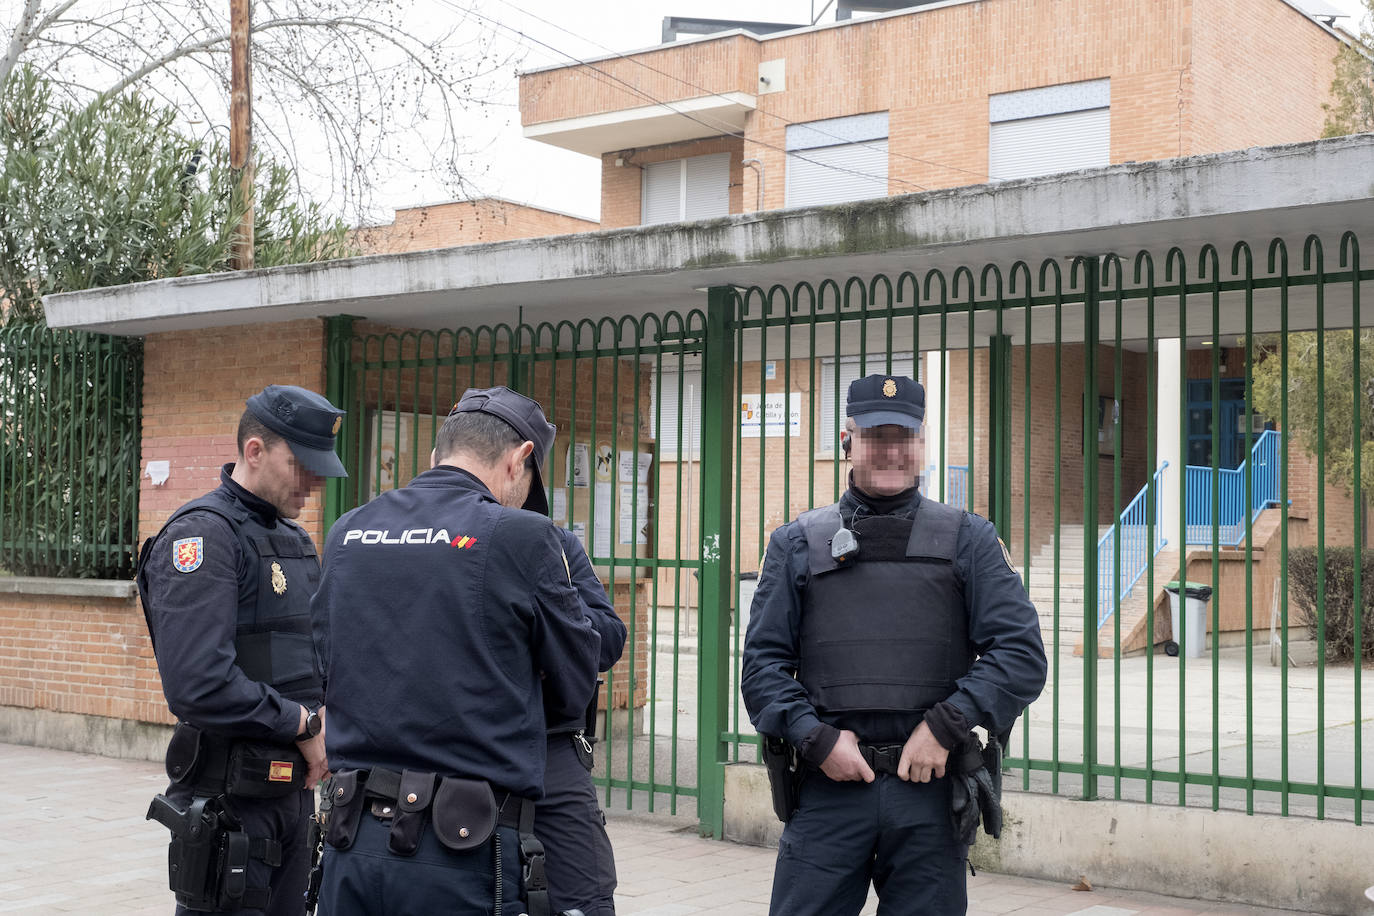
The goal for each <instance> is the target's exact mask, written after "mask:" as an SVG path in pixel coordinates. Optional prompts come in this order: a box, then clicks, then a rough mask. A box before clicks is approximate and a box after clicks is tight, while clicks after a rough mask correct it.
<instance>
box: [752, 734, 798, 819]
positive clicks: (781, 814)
mask: <svg viewBox="0 0 1374 916" xmlns="http://www.w3.org/2000/svg"><path fill="white" fill-rule="evenodd" d="M759 737H760V738H762V739H763V743H762V745H761V748H762V751H763V765H764V768H765V769H767V770H768V788H769V791H770V793H771V794H772V796H773V813H774V814H776V815H777V816H778V820H780V821H782V822H783V823H784V824H785V823H787V822H788V821H790V820H791V819H792V815H794V814H796V813H797V807H798V805H800V804H801V780H802V771H801V767H800V766H799V764H798V759H797V749H796V748H794V747H793V746H792V745H791V744H790V743H789V742H787V741H785V740H783V739H782V738H775V737H773V736H772V735H760V736H759Z"/></svg>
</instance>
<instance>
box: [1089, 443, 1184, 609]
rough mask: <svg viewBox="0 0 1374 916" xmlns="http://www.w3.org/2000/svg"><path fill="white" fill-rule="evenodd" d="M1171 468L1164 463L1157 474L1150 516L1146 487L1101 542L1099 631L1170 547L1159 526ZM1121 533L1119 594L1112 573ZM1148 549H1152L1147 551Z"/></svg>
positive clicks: (1101, 538)
mask: <svg viewBox="0 0 1374 916" xmlns="http://www.w3.org/2000/svg"><path fill="white" fill-rule="evenodd" d="M1168 466H1169V462H1167V461H1166V462H1164V463H1163V464H1161V465H1160V466H1159V470H1158V471H1155V476H1154V482H1153V489H1154V511H1153V513H1150V512H1148V511H1147V510H1148V509H1149V508H1150V502H1149V500H1148V499H1147V497H1148V496H1149V494H1150V490H1151V486H1150V485H1146V486H1145V487H1142V488H1141V490H1140V492H1139V493H1137V494H1136V495H1135V499H1132V500H1131V503H1130V505H1128V506H1127V507H1126V511H1124V512H1122V513H1121V519H1120V522H1119V524H1116V525H1113V526H1112V528H1111V530H1109V531H1107V533H1106V534H1104V535H1102V537H1100V538H1099V539H1098V541H1097V628H1098V629H1099V630H1100V629H1102V624H1104V623H1106V622H1107V621H1108V620H1109V619H1111V616H1112V614H1114V613H1115V612H1116V605H1117V596H1118V595H1120V597H1121V598H1122V599H1123V600H1124V599H1125V598H1126V596H1128V595H1130V593H1131V589H1133V588H1134V587H1135V584H1136V582H1138V581H1139V580H1140V577H1141V576H1142V575H1144V574H1145V569H1146V567H1147V566H1148V565H1149V561H1150V558H1151V557H1153V556H1155V555H1156V554H1157V553H1159V552H1160V551H1161V550H1163V549H1164V545H1165V544H1167V543H1169V542H1168V541H1167V540H1166V539H1165V537H1164V530H1163V528H1164V526H1162V525H1161V524H1159V519H1160V512H1161V510H1162V509H1163V508H1164V486H1163V484H1164V469H1165V468H1167V467H1168ZM1151 516H1153V518H1154V544H1153V545H1152V546H1151V545H1150V544H1149V537H1150V519H1151ZM1118 531H1120V532H1121V576H1120V578H1119V579H1117V580H1116V581H1117V584H1118V586H1119V588H1118V590H1117V591H1116V592H1114V591H1113V589H1112V581H1113V576H1112V570H1113V567H1114V565H1115V562H1116V559H1115V556H1114V553H1115V549H1114V545H1115V543H1116V535H1117V532H1118ZM1147 547H1149V548H1150V549H1148V550H1147Z"/></svg>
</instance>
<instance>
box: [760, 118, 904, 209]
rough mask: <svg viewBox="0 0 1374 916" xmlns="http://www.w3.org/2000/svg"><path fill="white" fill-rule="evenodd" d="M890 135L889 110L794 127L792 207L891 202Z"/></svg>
mask: <svg viewBox="0 0 1374 916" xmlns="http://www.w3.org/2000/svg"><path fill="white" fill-rule="evenodd" d="M887 131H888V118H887V112H885V111H881V112H876V113H874V114H864V115H855V116H853V117H848V118H829V119H827V120H824V121H812V122H810V123H809V124H793V125H791V126H789V127H788V128H787V138H786V143H787V175H786V188H785V192H784V193H785V198H786V206H789V207H812V206H819V205H822V204H835V203H843V202H845V201H849V200H867V199H869V198H873V197H886V196H887V160H888V148H887Z"/></svg>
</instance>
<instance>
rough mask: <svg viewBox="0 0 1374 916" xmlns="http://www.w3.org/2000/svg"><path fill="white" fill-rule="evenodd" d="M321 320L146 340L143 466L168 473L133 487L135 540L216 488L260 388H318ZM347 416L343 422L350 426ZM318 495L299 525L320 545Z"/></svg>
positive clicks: (320, 379)
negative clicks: (157, 482)
mask: <svg viewBox="0 0 1374 916" xmlns="http://www.w3.org/2000/svg"><path fill="white" fill-rule="evenodd" d="M324 357H325V354H324V323H323V322H322V321H318V320H313V319H307V320H302V321H292V322H287V323H283V324H257V325H243V326H236V327H224V328H209V329H205V330H198V331H169V332H165V333H161V334H150V335H149V336H148V337H147V339H146V340H145V342H144V357H143V359H144V362H143V463H144V467H145V468H146V467H147V463H148V462H149V461H158V460H167V461H170V462H171V476H170V477H169V478H168V480H167V482H166V483H165V484H163V485H162V486H160V487H155V486H153V484H152V481H151V480H149V479H148V478H147V477H146V476H145V477H143V478H142V480H141V482H140V484H139V497H138V500H139V501H138V527H139V539H140V541H141V540H142V539H143V538H147V537H151V536H153V535H154V534H156V533H157V530H158V529H159V528H160V527H162V523H163V522H164V521H166V520H167V517H168V516H169V515H171V514H172V512H173V511H175V510H176V509H177V507H179V506H181V505H182V504H183V503H186V502H188V501H190V500H192V499H194V498H196V497H197V496H199V495H201V494H202V493H205V492H207V491H209V490H213V489H214V488H215V487H217V486H218V485H219V469H220V466H221V465H223V464H225V463H226V462H229V461H233V460H234V459H235V456H236V455H237V447H236V444H235V441H234V436H235V433H236V432H237V430H238V422H239V417H241V416H242V415H243V411H244V402H245V401H246V400H247V399H248V398H249V397H250V396H252V395H254V394H256V393H257V392H259V391H261V390H262V389H263V387H264V386H265V385H300V386H301V387H303V388H309V389H310V390H312V391H319V392H323V391H324V371H325V359H324ZM352 419H353V418H351V417H350V418H345V420H344V422H345V423H347V422H350V421H351V420H352ZM323 501H324V494H323V491H321V492H320V493H319V494H317V495H316V496H315V497H314V498H312V499H311V500H309V501H308V502H307V503H306V505H305V512H304V513H302V515H301V517H300V518H299V519H298V521H299V522H300V523H301V524H302V525H304V526H305V529H306V530H307V531H309V532H310V536H311V537H313V538H315V539H316V541H317V542H318V541H319V538H320V535H321V531H320V522H321V509H322V507H323Z"/></svg>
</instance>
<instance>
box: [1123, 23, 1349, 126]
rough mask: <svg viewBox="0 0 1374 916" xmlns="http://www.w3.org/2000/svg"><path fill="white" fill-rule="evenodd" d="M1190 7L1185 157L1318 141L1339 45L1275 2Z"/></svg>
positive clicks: (1318, 28) (1312, 25) (1314, 25)
mask: <svg viewBox="0 0 1374 916" xmlns="http://www.w3.org/2000/svg"><path fill="white" fill-rule="evenodd" d="M1192 7H1193V11H1192V34H1193V41H1192V49H1191V53H1190V55H1189V71H1190V74H1189V75H1190V77H1191V93H1190V104H1189V107H1190V112H1189V113H1190V118H1189V124H1188V129H1189V133H1190V135H1191V137H1190V140H1189V142H1188V145H1187V147H1186V148H1185V150H1184V151H1185V152H1187V153H1208V152H1215V151H1218V150H1227V149H1244V148H1246V147H1251V146H1272V145H1274V144H1279V143H1295V142H1298V141H1301V140H1315V139H1316V138H1317V137H1320V136H1321V131H1322V121H1323V119H1324V117H1325V113H1324V112H1323V111H1322V108H1321V106H1322V103H1323V102H1327V101H1329V100H1330V93H1331V79H1332V77H1333V76H1334V74H1335V66H1334V63H1333V59H1334V58H1335V56H1336V51H1337V50H1338V48H1339V47H1340V43H1339V42H1338V41H1337V40H1336V39H1334V38H1332V37H1331V36H1330V35H1329V34H1328V33H1327V32H1326V31H1325V30H1323V29H1322V28H1321V27H1320V26H1318V25H1317V24H1316V23H1314V22H1312V21H1311V20H1310V19H1308V18H1307V17H1306V16H1304V15H1302V14H1301V13H1300V12H1298V11H1297V10H1295V9H1293V7H1291V6H1289V5H1288V4H1287V3H1282V2H1280V0H1193V3H1192ZM1113 103H1115V100H1113Z"/></svg>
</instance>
